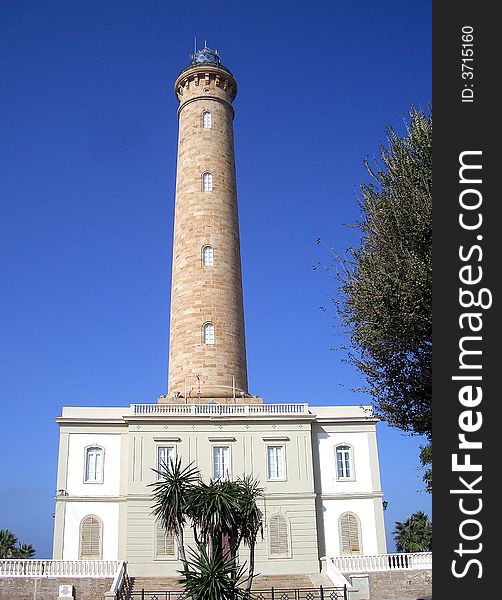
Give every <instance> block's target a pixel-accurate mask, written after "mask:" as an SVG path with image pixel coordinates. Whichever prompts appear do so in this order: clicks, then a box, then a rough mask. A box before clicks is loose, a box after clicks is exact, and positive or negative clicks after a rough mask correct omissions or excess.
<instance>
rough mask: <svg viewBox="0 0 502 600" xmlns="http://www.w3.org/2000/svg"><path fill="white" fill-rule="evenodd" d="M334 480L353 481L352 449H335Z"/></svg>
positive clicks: (346, 447) (340, 447) (345, 447)
mask: <svg viewBox="0 0 502 600" xmlns="http://www.w3.org/2000/svg"><path fill="white" fill-rule="evenodd" d="M336 478H337V479H353V478H354V473H353V468H352V448H351V447H350V446H347V445H343V446H337V447H336Z"/></svg>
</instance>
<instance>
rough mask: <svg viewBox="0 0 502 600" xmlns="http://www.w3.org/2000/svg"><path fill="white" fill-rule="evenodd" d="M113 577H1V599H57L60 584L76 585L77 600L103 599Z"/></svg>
mask: <svg viewBox="0 0 502 600" xmlns="http://www.w3.org/2000/svg"><path fill="white" fill-rule="evenodd" d="M112 581H113V580H112V579H111V578H103V579H94V578H90V577H85V578H84V577H82V578H80V577H75V578H71V577H64V578H57V577H26V578H25V577H0V600H57V598H58V595H59V586H60V585H65V584H66V585H68V584H71V585H73V586H75V595H74V599H75V600H103V599H104V597H105V593H106V592H107V591H108V590H109V589H110V587H111V585H112Z"/></svg>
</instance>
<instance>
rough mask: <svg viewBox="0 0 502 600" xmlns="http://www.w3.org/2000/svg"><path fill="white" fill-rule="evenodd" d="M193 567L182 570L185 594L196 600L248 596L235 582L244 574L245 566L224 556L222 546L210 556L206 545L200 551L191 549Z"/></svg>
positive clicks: (225, 599)
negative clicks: (238, 565) (239, 565)
mask: <svg viewBox="0 0 502 600" xmlns="http://www.w3.org/2000/svg"><path fill="white" fill-rule="evenodd" d="M189 554H190V560H191V563H192V566H193V569H192V570H190V571H182V575H184V577H185V581H184V584H185V596H187V597H189V598H193V599H194V600H237V599H238V598H244V597H246V595H245V593H244V592H243V591H242V590H240V589H239V588H237V587H236V584H235V582H236V581H238V580H239V579H240V577H241V576H242V572H243V568H242V567H241V568H239V567H237V565H236V562H235V560H233V559H229V558H228V556H224V554H223V553H222V550H221V548H217V549H215V550H214V552H213V555H212V556H211V557H210V556H209V554H208V551H207V549H206V547H205V546H203V545H201V546H199V552H198V553H197V552H193V551H190V552H189Z"/></svg>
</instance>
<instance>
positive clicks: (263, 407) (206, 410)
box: [131, 403, 309, 417]
mask: <svg viewBox="0 0 502 600" xmlns="http://www.w3.org/2000/svg"><path fill="white" fill-rule="evenodd" d="M131 406H132V408H133V411H134V415H135V416H138V415H148V416H173V417H178V416H180V417H185V416H186V417H207V416H232V415H240V416H266V415H308V414H309V409H308V404H296V403H289V404H132V405H131Z"/></svg>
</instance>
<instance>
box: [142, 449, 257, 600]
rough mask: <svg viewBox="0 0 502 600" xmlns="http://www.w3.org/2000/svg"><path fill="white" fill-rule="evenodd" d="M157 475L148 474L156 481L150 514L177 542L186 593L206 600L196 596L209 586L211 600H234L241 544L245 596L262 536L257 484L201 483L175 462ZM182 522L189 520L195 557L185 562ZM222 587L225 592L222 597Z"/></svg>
mask: <svg viewBox="0 0 502 600" xmlns="http://www.w3.org/2000/svg"><path fill="white" fill-rule="evenodd" d="M161 469H162V470H161V471H156V470H155V469H154V471H155V472H156V473H158V475H159V476H160V479H159V480H158V481H157V482H155V483H153V484H151V486H152V487H153V488H154V492H153V497H154V505H153V510H152V513H153V514H154V515H155V516H156V517H157V519H158V520H159V522H160V523H161V524H162V526H163V527H164V528H165V529H166V531H168V532H171V533H173V534H174V535H175V537H176V539H177V542H178V548H179V554H180V559H181V561H182V563H183V571H182V574H183V575H184V576H185V589H186V591H187V593H188V594H189V595H191V596H192V597H193V598H204V600H206V599H207V598H208V596H207V593H208V592H207V591H206V595H204V593H203V592H201V590H207V589H209V587H208V586H210V585H213V584H214V586H215V587H214V590H217V589H219V590H220V591H219V592H217V591H215V592H214V593H215V594H216V595H215V596H214V597H215V598H218V597H221V598H226V597H227V596H226V595H225V594H227V591H228V590H230V589H232V590H233V593H234V597H235V598H237V597H238V596H239V594H241V592H242V591H241V590H239V589H238V587H237V586H238V583H239V580H240V579H241V577H242V574H243V568H241V569H239V568H237V552H238V550H239V546H240V544H241V543H244V544H245V545H247V546H248V547H249V549H250V560H249V568H248V577H247V579H246V580H245V581H241V584H243V583H245V582H246V583H247V591H249V590H250V589H251V585H252V579H253V576H254V552H255V546H256V539H257V537H258V533H259V532H260V531H262V513H261V511H260V509H259V508H258V506H257V504H256V501H257V499H258V498H259V497H260V496H261V495H262V492H263V490H262V489H261V488H260V487H259V485H258V482H257V481H255V480H253V479H252V478H251V477H244V478H243V479H238V480H237V481H230V480H210V481H209V483H205V482H203V481H202V479H201V477H200V473H199V471H197V469H195V468H194V467H193V466H192V465H189V466H188V467H186V468H185V469H182V467H181V459H179V458H177V459H176V460H175V461H172V460H171V461H170V464H169V465H161ZM187 519H190V522H191V526H192V530H193V535H194V539H195V543H196V545H197V549H198V553H197V552H194V551H190V555H191V560H190V561H188V559H187V556H186V552H185V548H184V537H183V527H184V526H185V525H186V522H187ZM194 557H195V558H194ZM204 582H205V583H204ZM222 582H223V583H222ZM222 586H223V587H222ZM225 586H228V590H227V591H225V592H224V591H223V590H224V589H225V590H226V589H227V588H226V587H225ZM211 589H213V588H211ZM188 590H191V591H189V592H188ZM197 590H199V591H197ZM218 593H220V596H218ZM228 593H230V592H228ZM198 594H202V595H198ZM228 597H229V598H230V597H231V596H228Z"/></svg>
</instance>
